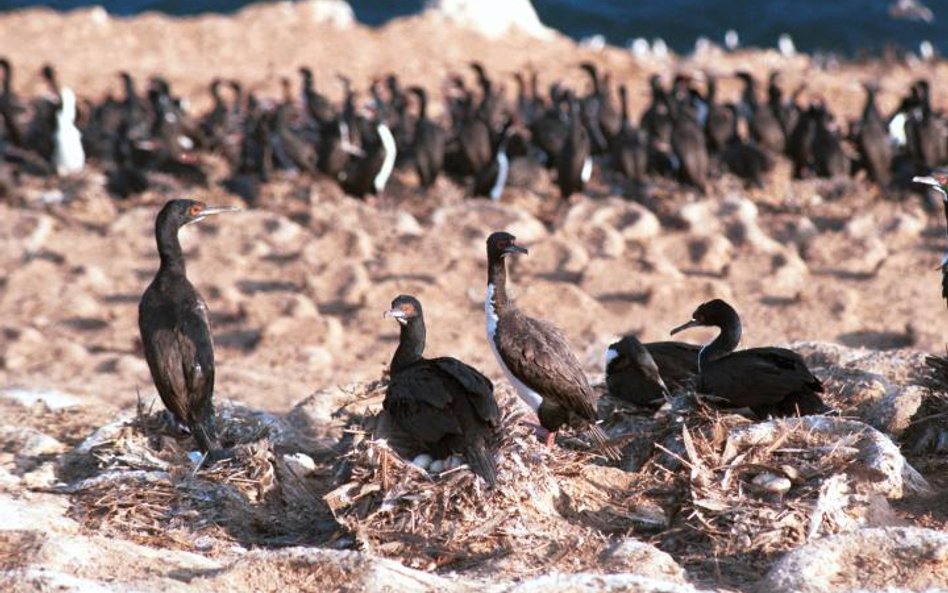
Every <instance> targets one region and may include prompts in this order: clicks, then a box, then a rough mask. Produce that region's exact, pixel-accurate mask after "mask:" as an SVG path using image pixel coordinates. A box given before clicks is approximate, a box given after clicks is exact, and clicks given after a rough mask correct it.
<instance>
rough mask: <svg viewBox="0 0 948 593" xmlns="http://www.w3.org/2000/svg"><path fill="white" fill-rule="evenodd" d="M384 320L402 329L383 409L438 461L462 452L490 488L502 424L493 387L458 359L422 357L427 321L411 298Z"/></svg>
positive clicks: (400, 302)
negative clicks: (495, 437)
mask: <svg viewBox="0 0 948 593" xmlns="http://www.w3.org/2000/svg"><path fill="white" fill-rule="evenodd" d="M385 316H386V317H392V318H394V319H395V320H396V321H398V323H399V325H400V326H401V330H400V333H399V338H398V348H397V349H396V350H395V355H394V356H393V357H392V364H391V382H390V383H389V385H388V391H387V392H386V394H385V401H384V402H383V404H382V405H383V407H384V408H385V411H386V412H387V413H388V414H390V415H391V417H392V419H393V420H394V421H395V423H396V424H397V425H398V426H399V428H401V429H402V430H403V431H405V432H406V433H407V434H408V435H410V436H411V437H412V438H413V439H414V440H415V441H416V442H418V444H419V445H421V447H422V448H423V449H424V451H422V452H427V453H430V454H431V455H432V456H434V457H435V458H436V459H441V458H446V457H448V456H449V455H451V454H453V453H461V454H463V455H464V456H465V457H466V458H467V462H468V464H469V465H470V466H471V469H472V470H473V471H474V473H475V474H477V475H479V476H480V477H482V478H484V481H486V482H487V483H488V484H490V485H491V486H493V485H494V484H496V482H497V469H496V466H495V464H494V459H493V455H492V453H491V443H490V441H491V437H492V436H493V434H494V433H495V431H496V430H497V428H498V426H499V423H500V410H499V409H498V407H497V401H496V400H495V399H494V385H493V384H492V383H491V382H490V380H489V379H488V378H487V377H485V376H484V375H482V374H481V373H480V372H478V371H477V370H476V369H474V368H473V367H470V366H468V365H466V364H464V363H463V362H461V361H460V360H458V359H456V358H451V357H448V356H443V357H440V358H424V352H425V337H426V333H425V318H424V313H423V312H422V309H421V303H420V302H418V299H416V298H415V297H413V296H408V295H400V296H398V297H396V298H395V300H393V301H392V308H391V309H389V310H388V311H386V312H385Z"/></svg>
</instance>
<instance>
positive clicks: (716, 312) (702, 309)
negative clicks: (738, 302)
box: [671, 299, 737, 335]
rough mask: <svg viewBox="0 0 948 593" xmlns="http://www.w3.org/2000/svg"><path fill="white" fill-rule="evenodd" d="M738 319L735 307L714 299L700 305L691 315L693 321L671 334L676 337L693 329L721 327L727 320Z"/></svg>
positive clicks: (677, 328)
mask: <svg viewBox="0 0 948 593" xmlns="http://www.w3.org/2000/svg"><path fill="white" fill-rule="evenodd" d="M736 317H737V311H735V310H734V307H732V306H731V305H729V304H727V303H726V302H725V301H723V300H721V299H714V300H713V301H708V302H706V303H702V304H700V305H699V306H698V308H697V309H695V312H694V313H692V314H691V320H690V321H688V322H687V323H683V324H681V325H679V326H678V327H676V328H675V329H673V330H671V333H672V335H675V334H677V333H678V332H680V331H684V330H686V329H689V328H692V327H708V326H717V327H721V326H723V325H724V323H725V322H726V321H727V320H729V319H732V318H736Z"/></svg>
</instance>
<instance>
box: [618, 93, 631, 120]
mask: <svg viewBox="0 0 948 593" xmlns="http://www.w3.org/2000/svg"><path fill="white" fill-rule="evenodd" d="M627 92H628V91H626V88H625V85H622V86H620V87H619V102H620V103H621V108H622V125H623V127H626V128H628V127H629V96H628V94H627Z"/></svg>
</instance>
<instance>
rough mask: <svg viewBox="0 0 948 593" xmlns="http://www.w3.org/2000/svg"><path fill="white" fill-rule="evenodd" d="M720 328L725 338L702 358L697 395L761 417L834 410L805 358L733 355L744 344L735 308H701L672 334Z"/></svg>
mask: <svg viewBox="0 0 948 593" xmlns="http://www.w3.org/2000/svg"><path fill="white" fill-rule="evenodd" d="M699 326H706V327H718V328H720V330H721V333H720V334H718V336H717V337H716V338H715V339H714V340H713V341H712V342H710V343H709V344H707V345H705V346H704V348H702V349H701V351H700V352H699V353H698V376H699V380H698V383H699V384H698V390H699V391H701V392H702V393H708V394H711V395H714V396H716V397H719V398H721V399H722V400H724V405H725V406H727V407H732V408H744V407H747V408H750V409H751V411H752V412H754V414H756V415H757V416H758V417H761V418H765V417H767V416H769V415H773V416H792V415H794V414H797V413H799V414H802V415H807V414H823V413H825V412H828V411H830V408H828V407H827V406H826V404H824V403H823V400H822V399H820V396H819V394H820V393H822V392H823V384H822V383H821V382H820V380H819V379H817V378H816V377H814V376H813V373H811V372H810V369H808V368H807V367H806V363H805V362H803V358H802V357H801V356H800V355H799V354H797V353H796V352H793V351H792V350H787V349H786V348H748V349H746V350H739V351H737V352H735V351H734V349H735V348H737V345H738V344H739V343H740V341H741V318H740V317H739V316H738V314H737V311H735V310H734V308H733V307H731V305H729V304H727V303H726V302H724V301H723V300H721V299H714V300H713V301H708V302H706V303H703V304H702V305H700V306H699V307H698V308H697V309H695V312H694V313H693V314H692V316H691V321H689V322H687V323H685V324H682V325H680V326H678V327H676V328H675V329H673V330H672V332H671V333H672V334H676V333H678V332H680V331H682V330H686V329H688V328H690V327H699Z"/></svg>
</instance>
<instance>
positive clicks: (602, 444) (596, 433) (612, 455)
mask: <svg viewBox="0 0 948 593" xmlns="http://www.w3.org/2000/svg"><path fill="white" fill-rule="evenodd" d="M588 432H589V436H591V437H592V440H594V441H596V445H597V447H596V448H597V449H598V450H599V451H601V452H602V453H603V455H605V456H606V457H608V458H609V459H611V460H612V461H619V460H620V459H622V454H621V453H619V450H618V449H617V448H616V447H615V446H614V445H612V444H611V443H610V442H609V437H608V435H606V433H605V432H603V431H602V429H601V428H599V427H598V426H596V425H595V424H593V425H591V426H590V427H589V431H588Z"/></svg>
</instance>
